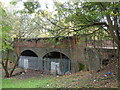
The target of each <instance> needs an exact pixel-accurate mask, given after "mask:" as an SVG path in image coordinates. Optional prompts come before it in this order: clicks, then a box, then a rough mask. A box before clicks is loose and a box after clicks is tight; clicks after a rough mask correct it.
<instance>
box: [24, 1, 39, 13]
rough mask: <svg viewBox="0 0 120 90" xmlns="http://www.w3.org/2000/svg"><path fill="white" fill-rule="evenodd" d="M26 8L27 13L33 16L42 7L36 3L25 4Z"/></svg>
mask: <svg viewBox="0 0 120 90" xmlns="http://www.w3.org/2000/svg"><path fill="white" fill-rule="evenodd" d="M24 6H25V9H26V10H27V12H28V13H29V14H32V13H34V12H35V10H37V9H38V8H39V7H40V4H39V2H37V1H35V2H28V1H27V2H24Z"/></svg>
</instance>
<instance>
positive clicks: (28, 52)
mask: <svg viewBox="0 0 120 90" xmlns="http://www.w3.org/2000/svg"><path fill="white" fill-rule="evenodd" d="M20 56H31V57H38V55H37V54H36V53H35V52H34V51H32V50H24V51H22V52H21V53H20Z"/></svg>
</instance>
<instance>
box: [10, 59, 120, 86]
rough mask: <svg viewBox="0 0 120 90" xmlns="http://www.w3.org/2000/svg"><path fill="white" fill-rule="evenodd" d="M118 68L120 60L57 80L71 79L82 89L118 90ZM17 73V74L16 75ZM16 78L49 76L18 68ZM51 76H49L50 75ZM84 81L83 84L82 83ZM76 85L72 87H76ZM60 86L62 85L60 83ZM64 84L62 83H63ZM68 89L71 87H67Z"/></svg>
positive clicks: (41, 72) (57, 78) (40, 72)
mask: <svg viewBox="0 0 120 90" xmlns="http://www.w3.org/2000/svg"><path fill="white" fill-rule="evenodd" d="M117 68H118V60H114V59H113V60H111V61H110V62H109V64H108V65H107V66H104V67H103V68H102V69H101V70H100V71H98V72H95V71H80V72H78V73H74V74H70V75H64V76H59V77H56V76H55V78H56V80H58V81H61V82H62V79H61V78H64V80H68V79H70V80H71V78H72V79H73V80H75V81H74V83H75V84H76V83H78V82H79V84H80V85H83V86H82V87H87V86H88V87H95V88H117V87H118V81H117V71H118V70H117ZM16 73H17V74H16ZM14 74H16V75H15V76H13V77H11V78H16V79H27V78H31V77H40V76H47V75H48V74H46V73H44V72H43V71H35V70H23V69H21V68H17V69H16V70H15V72H14ZM48 76H49V75H48ZM81 81H83V82H81ZM74 83H73V84H72V83H71V84H72V85H70V86H71V87H75V86H74ZM59 84H60V83H59ZM61 84H62V83H61ZM66 87H69V86H67V85H66Z"/></svg>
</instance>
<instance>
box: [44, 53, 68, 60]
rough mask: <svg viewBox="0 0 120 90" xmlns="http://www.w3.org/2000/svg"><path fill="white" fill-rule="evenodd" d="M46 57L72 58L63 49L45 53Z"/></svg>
mask: <svg viewBox="0 0 120 90" xmlns="http://www.w3.org/2000/svg"><path fill="white" fill-rule="evenodd" d="M42 58H43V59H44V58H55V59H70V58H69V56H67V55H66V54H64V53H63V52H61V51H50V52H47V53H46V54H45V55H43V57H42Z"/></svg>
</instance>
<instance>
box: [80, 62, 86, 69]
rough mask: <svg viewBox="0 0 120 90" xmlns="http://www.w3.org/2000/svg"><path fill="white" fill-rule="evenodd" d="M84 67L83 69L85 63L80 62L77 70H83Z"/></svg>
mask: <svg viewBox="0 0 120 90" xmlns="http://www.w3.org/2000/svg"><path fill="white" fill-rule="evenodd" d="M84 69H85V65H84V64H81V63H79V71H81V70H84Z"/></svg>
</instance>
